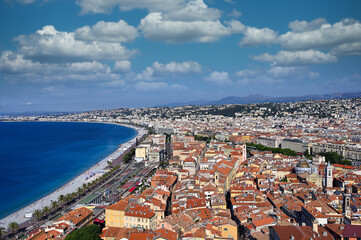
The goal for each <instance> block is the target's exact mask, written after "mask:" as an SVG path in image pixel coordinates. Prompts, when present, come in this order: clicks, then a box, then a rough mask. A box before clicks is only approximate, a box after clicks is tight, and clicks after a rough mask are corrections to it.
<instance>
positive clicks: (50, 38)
mask: <svg viewBox="0 0 361 240" xmlns="http://www.w3.org/2000/svg"><path fill="white" fill-rule="evenodd" d="M16 40H17V41H18V42H19V52H20V53H21V54H23V55H24V56H25V57H27V58H30V59H34V60H37V61H46V62H51V61H57V62H61V61H64V62H68V61H89V60H119V59H128V58H130V57H131V56H132V55H134V54H135V53H136V51H135V50H128V49H126V48H125V47H124V46H122V45H121V44H120V43H108V42H98V41H92V42H85V41H80V40H76V39H75V34H74V33H73V32H60V31H57V30H56V29H55V28H54V26H44V27H43V28H42V29H41V30H38V31H37V32H36V33H35V34H30V35H20V36H19V37H17V38H16Z"/></svg>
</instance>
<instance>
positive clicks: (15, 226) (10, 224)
mask: <svg viewBox="0 0 361 240" xmlns="http://www.w3.org/2000/svg"><path fill="white" fill-rule="evenodd" d="M18 228H19V224H18V223H17V222H11V223H9V225H8V229H10V230H11V231H12V232H13V235H14V232H15V230H17V229H18Z"/></svg>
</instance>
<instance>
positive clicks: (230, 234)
mask: <svg viewBox="0 0 361 240" xmlns="http://www.w3.org/2000/svg"><path fill="white" fill-rule="evenodd" d="M218 230H219V231H221V234H222V238H230V239H238V232H237V224H236V223H234V222H229V223H227V224H224V225H221V226H219V228H218Z"/></svg>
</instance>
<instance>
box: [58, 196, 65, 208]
mask: <svg viewBox="0 0 361 240" xmlns="http://www.w3.org/2000/svg"><path fill="white" fill-rule="evenodd" d="M58 201H59V202H60V203H61V205H63V203H65V201H66V198H65V196H64V195H63V194H62V195H60V196H59V198H58Z"/></svg>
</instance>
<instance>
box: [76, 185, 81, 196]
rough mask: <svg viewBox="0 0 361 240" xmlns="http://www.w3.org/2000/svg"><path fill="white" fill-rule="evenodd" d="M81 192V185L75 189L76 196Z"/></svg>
mask: <svg viewBox="0 0 361 240" xmlns="http://www.w3.org/2000/svg"><path fill="white" fill-rule="evenodd" d="M81 192H82V189H81V187H78V189H77V190H76V194H77V195H78V197H79V196H80V194H81Z"/></svg>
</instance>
